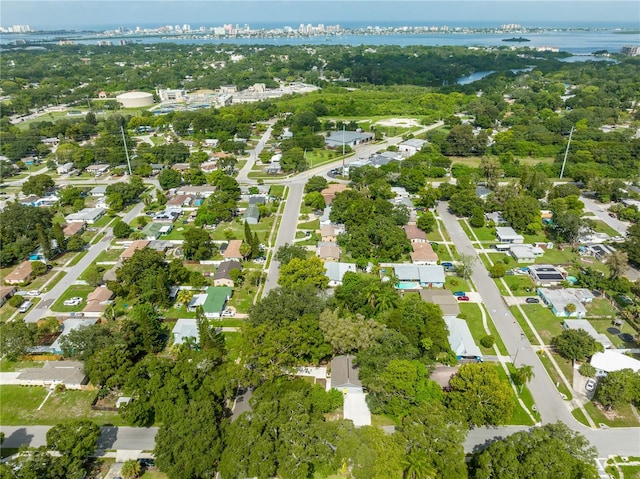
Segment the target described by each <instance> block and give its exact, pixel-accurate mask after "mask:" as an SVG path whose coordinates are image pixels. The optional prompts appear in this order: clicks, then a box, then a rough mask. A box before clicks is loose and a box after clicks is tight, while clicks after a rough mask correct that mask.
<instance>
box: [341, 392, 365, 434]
mask: <svg viewBox="0 0 640 479" xmlns="http://www.w3.org/2000/svg"><path fill="white" fill-rule="evenodd" d="M365 398H366V394H365V393H363V392H362V391H355V390H353V391H352V390H351V389H350V390H348V391H347V393H346V394H344V409H343V415H344V418H345V419H351V420H352V421H353V425H354V426H356V427H360V426H371V411H369V406H368V405H367V401H366V400H365Z"/></svg>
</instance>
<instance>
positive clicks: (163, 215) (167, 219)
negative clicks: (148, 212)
mask: <svg viewBox="0 0 640 479" xmlns="http://www.w3.org/2000/svg"><path fill="white" fill-rule="evenodd" d="M181 214H182V208H167V209H166V210H164V211H159V212H158V213H156V214H155V215H154V217H153V221H156V222H158V223H174V222H175V221H176V220H177V219H178V218H179V217H180V215H181Z"/></svg>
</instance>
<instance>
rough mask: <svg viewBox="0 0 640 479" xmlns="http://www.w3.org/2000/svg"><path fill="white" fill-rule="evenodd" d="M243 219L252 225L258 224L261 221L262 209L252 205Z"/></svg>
mask: <svg viewBox="0 0 640 479" xmlns="http://www.w3.org/2000/svg"><path fill="white" fill-rule="evenodd" d="M242 219H243V220H244V221H246V222H247V224H250V225H257V224H258V221H260V209H258V207H257V206H256V205H250V206H249V207H248V208H247V209H246V210H244V213H243V215H242Z"/></svg>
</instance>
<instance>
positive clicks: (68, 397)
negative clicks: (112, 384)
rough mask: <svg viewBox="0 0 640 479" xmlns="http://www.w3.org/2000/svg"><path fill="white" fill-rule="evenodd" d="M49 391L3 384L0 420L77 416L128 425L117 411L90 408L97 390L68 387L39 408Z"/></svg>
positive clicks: (39, 421) (50, 421)
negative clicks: (78, 389)
mask: <svg viewBox="0 0 640 479" xmlns="http://www.w3.org/2000/svg"><path fill="white" fill-rule="evenodd" d="M46 395H47V390H46V389H45V388H43V387H37V386H31V387H28V386H0V398H1V399H2V409H1V411H0V423H2V424H5V425H7V426H15V425H25V426H29V425H54V424H58V423H62V422H70V421H74V420H76V419H90V420H92V421H95V422H96V423H98V424H100V425H103V424H113V425H115V426H122V425H125V422H124V421H123V420H122V419H121V418H120V416H119V415H118V413H117V412H113V411H93V410H92V409H91V402H92V401H93V399H94V398H95V396H96V391H72V390H67V391H63V392H60V393H54V394H53V395H51V397H49V399H47V402H46V403H45V404H44V406H43V407H42V409H41V410H40V411H37V410H36V409H37V408H38V406H39V405H40V403H42V400H43V399H44V398H45V396H46Z"/></svg>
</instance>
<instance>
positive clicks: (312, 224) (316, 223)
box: [298, 220, 320, 231]
mask: <svg viewBox="0 0 640 479" xmlns="http://www.w3.org/2000/svg"><path fill="white" fill-rule="evenodd" d="M298 229H299V230H313V231H315V230H319V229H320V220H313V221H307V222H306V223H298Z"/></svg>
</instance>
